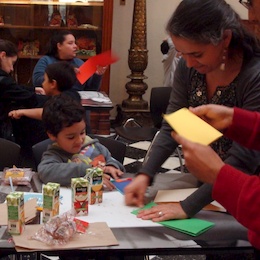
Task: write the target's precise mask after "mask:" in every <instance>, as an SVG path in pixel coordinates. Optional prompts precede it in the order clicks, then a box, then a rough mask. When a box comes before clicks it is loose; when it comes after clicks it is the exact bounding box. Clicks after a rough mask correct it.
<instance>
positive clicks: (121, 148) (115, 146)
mask: <svg viewBox="0 0 260 260" xmlns="http://www.w3.org/2000/svg"><path fill="white" fill-rule="evenodd" d="M89 136H90V137H91V138H93V139H94V138H96V139H98V140H99V142H100V143H101V144H103V145H104V146H105V147H106V148H107V149H108V150H109V151H110V153H111V155H112V157H113V158H115V159H116V160H118V161H119V162H121V163H122V164H123V162H124V157H125V152H126V145H125V144H124V143H122V142H120V141H117V140H114V139H111V138H106V137H102V136H98V135H93V134H91V135H89ZM51 143H52V141H51V140H50V139H46V140H44V141H42V142H39V143H37V144H35V145H33V147H32V151H33V157H34V161H35V165H36V167H38V165H39V163H40V162H41V159H42V154H43V153H44V152H45V151H46V150H47V148H48V145H49V144H51Z"/></svg>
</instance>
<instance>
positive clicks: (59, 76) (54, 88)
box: [9, 61, 81, 120]
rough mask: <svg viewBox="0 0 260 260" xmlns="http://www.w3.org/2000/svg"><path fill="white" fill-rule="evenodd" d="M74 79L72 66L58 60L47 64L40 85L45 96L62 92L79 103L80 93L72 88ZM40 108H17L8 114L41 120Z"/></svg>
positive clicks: (74, 74) (16, 117) (17, 117)
mask: <svg viewBox="0 0 260 260" xmlns="http://www.w3.org/2000/svg"><path fill="white" fill-rule="evenodd" d="M76 79H77V78H76V73H75V69H74V67H73V66H72V65H71V64H70V63H68V62H66V61H60V62H56V63H53V64H50V65H48V66H47V68H46V70H45V73H44V80H43V83H42V87H43V90H44V93H45V95H46V96H49V97H51V96H56V95H59V94H61V93H62V94H64V95H68V96H71V97H72V98H74V99H75V100H77V101H78V102H79V103H80V101H81V99H80V95H79V94H78V92H77V91H76V90H75V89H72V86H73V85H74V84H75V82H76ZM42 110H43V109H42V108H31V109H18V110H13V111H11V112H9V116H10V117H12V118H15V119H20V118H21V117H22V116H26V117H29V118H33V119H38V120H41V118H42Z"/></svg>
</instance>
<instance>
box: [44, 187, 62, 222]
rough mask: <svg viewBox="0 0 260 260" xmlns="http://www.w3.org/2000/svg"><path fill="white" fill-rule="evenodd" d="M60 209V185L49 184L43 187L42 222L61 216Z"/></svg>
mask: <svg viewBox="0 0 260 260" xmlns="http://www.w3.org/2000/svg"><path fill="white" fill-rule="evenodd" d="M59 209H60V184H59V183H54V182H48V183H47V184H46V185H44V186H43V209H42V222H43V223H46V222H47V221H48V220H49V219H50V218H52V217H54V216H56V215H58V214H59Z"/></svg>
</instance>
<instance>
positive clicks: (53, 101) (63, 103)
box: [42, 94, 86, 136]
mask: <svg viewBox="0 0 260 260" xmlns="http://www.w3.org/2000/svg"><path fill="white" fill-rule="evenodd" d="M82 120H84V121H85V122H86V111H85V109H84V107H82V105H81V104H79V103H78V102H77V101H75V100H74V99H72V98H71V97H69V96H67V95H63V94H61V95H57V96H54V97H52V98H50V100H48V101H47V102H46V103H45V105H44V107H43V114H42V121H43V123H44V126H45V129H46V131H47V132H48V133H50V134H52V135H54V136H57V135H58V134H59V132H60V131H61V130H62V129H63V128H65V127H70V126H72V125H73V124H75V123H79V122H80V121H82Z"/></svg>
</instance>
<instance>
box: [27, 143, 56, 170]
mask: <svg viewBox="0 0 260 260" xmlns="http://www.w3.org/2000/svg"><path fill="white" fill-rule="evenodd" d="M49 144H52V140H51V139H46V140H43V141H41V142H39V143H37V144H35V145H33V146H32V152H33V158H34V161H35V166H36V169H37V167H38V165H39V163H40V162H41V159H42V154H43V153H44V152H45V151H46V150H47V148H48V145H49Z"/></svg>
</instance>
